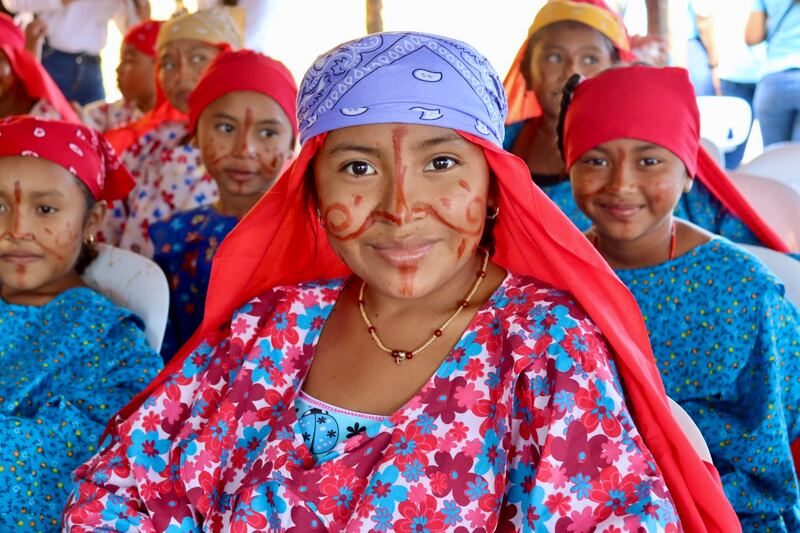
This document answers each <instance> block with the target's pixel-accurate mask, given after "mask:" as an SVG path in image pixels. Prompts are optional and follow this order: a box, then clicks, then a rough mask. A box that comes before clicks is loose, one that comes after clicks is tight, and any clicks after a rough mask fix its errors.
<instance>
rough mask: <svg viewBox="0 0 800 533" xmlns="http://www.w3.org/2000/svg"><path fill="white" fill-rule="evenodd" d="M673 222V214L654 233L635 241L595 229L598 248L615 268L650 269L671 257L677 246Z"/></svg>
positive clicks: (595, 240) (655, 228)
mask: <svg viewBox="0 0 800 533" xmlns="http://www.w3.org/2000/svg"><path fill="white" fill-rule="evenodd" d="M673 224H674V219H673V218H672V217H671V216H670V217H667V218H666V219H664V220H663V221H661V222H660V223H659V224H658V225H657V226H656V227H654V228H653V229H652V230H651V231H650V232H648V233H646V234H644V235H642V236H641V237H638V238H636V239H633V240H625V239H623V240H619V239H614V238H613V237H609V236H608V235H604V234H600V233H597V228H593V231H595V233H594V235H595V237H594V242H595V246H596V247H597V250H598V251H599V252H600V254H601V255H602V256H603V258H604V259H605V260H606V261H607V262H608V264H609V265H611V268H614V269H622V270H627V269H634V268H646V267H651V266H655V265H660V264H661V263H665V262H666V261H668V260H670V255H671V251H672V249H673V246H672V245H673Z"/></svg>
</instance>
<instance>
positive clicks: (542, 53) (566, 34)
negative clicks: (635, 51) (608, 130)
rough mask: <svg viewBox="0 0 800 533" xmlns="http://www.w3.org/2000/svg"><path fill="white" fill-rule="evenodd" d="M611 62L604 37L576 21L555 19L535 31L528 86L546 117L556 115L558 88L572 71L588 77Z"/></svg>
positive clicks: (559, 88)
mask: <svg viewBox="0 0 800 533" xmlns="http://www.w3.org/2000/svg"><path fill="white" fill-rule="evenodd" d="M613 62H614V58H613V56H612V50H611V48H610V47H609V41H608V39H607V38H606V37H605V36H604V35H603V34H602V33H600V32H599V31H597V30H595V29H593V28H590V27H589V26H586V25H585V24H581V23H579V22H557V23H555V24H551V25H549V26H546V27H544V28H542V29H541V30H539V31H538V32H536V35H535V43H534V45H533V49H532V51H531V62H530V64H529V65H528V69H529V70H528V80H529V83H530V84H531V87H530V88H531V89H532V90H533V92H534V93H535V94H536V98H537V100H538V101H539V103H540V105H541V106H542V111H543V112H544V114H545V116H547V117H549V118H557V117H558V112H559V108H560V106H561V91H562V89H563V88H564V84H565V83H566V81H567V79H569V77H570V76H572V75H573V74H580V75H581V76H583V77H587V78H588V77H591V76H594V75H595V74H598V73H600V72H602V71H603V70H605V69H607V68H608V67H610V66H611V65H612V64H613Z"/></svg>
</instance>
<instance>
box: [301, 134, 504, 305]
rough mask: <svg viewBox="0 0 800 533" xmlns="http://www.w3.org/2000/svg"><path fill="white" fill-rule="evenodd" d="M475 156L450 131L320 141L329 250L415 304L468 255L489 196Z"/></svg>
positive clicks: (319, 179) (317, 171)
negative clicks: (414, 299) (331, 247)
mask: <svg viewBox="0 0 800 533" xmlns="http://www.w3.org/2000/svg"><path fill="white" fill-rule="evenodd" d="M489 176H490V174H489V166H488V164H487V163H486V159H485V158H484V156H483V151H482V149H481V148H480V147H479V146H477V145H475V144H473V143H471V142H469V141H467V140H466V139H464V138H463V137H461V136H460V135H459V134H458V133H456V132H455V131H453V130H451V129H445V128H438V127H433V126H421V125H403V124H379V125H368V126H354V127H349V128H343V129H340V130H335V131H333V132H331V133H329V134H328V136H327V138H326V139H325V143H324V146H323V147H322V149H321V150H320V152H319V154H317V156H316V158H315V160H314V177H315V184H316V190H317V200H318V205H319V210H320V216H321V219H322V223H323V224H324V225H325V229H326V231H327V234H328V240H329V241H330V243H331V245H332V246H333V249H334V250H335V251H336V253H337V254H338V255H339V257H340V258H341V259H342V260H343V261H344V262H345V263H346V264H347V265H348V266H349V267H350V269H351V270H353V272H354V273H355V274H356V275H358V276H359V277H361V278H362V279H363V280H364V281H366V282H367V284H368V285H369V286H370V287H372V288H374V289H375V290H379V291H381V292H383V293H385V294H387V295H391V296H395V297H398V298H417V297H421V296H424V295H426V294H429V293H431V292H433V291H435V290H436V289H438V288H440V287H442V286H443V285H444V284H445V283H446V282H447V281H448V280H450V279H452V278H453V277H454V275H455V274H456V273H457V272H459V271H460V270H461V269H462V268H464V267H465V265H467V264H468V262H469V261H470V260H471V259H472V258H473V257H474V254H475V252H476V250H477V247H478V244H479V243H480V240H481V236H482V234H483V228H484V222H485V220H486V212H487V204H491V203H493V200H492V199H490V198H489V183H490V177H489Z"/></svg>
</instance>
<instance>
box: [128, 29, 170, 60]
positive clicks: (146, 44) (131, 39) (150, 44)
mask: <svg viewBox="0 0 800 533" xmlns="http://www.w3.org/2000/svg"><path fill="white" fill-rule="evenodd" d="M162 24H164V21H161V20H145V21H144V22H140V23H139V24H137V25H136V26H133V27H132V28H131V29H129V30H128V32H127V33H126V34H125V37H123V38H122V42H123V43H125V44H129V45H131V46H133V47H134V48H136V49H137V50H139V51H140V52H141V53H143V54H146V55H148V56H150V57H153V58H154V57H156V37H158V30H160V29H161V25H162Z"/></svg>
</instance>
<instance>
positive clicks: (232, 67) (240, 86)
mask: <svg viewBox="0 0 800 533" xmlns="http://www.w3.org/2000/svg"><path fill="white" fill-rule="evenodd" d="M235 91H254V92H258V93H262V94H265V95H267V96H269V97H270V98H272V99H273V100H275V101H276V102H277V103H278V105H279V106H281V109H283V112H284V113H286V117H287V118H288V119H289V122H290V123H291V125H292V131H293V132H294V133H295V136H297V116H296V115H297V103H296V100H297V84H296V83H295V82H294V78H293V77H292V73H291V72H289V69H287V68H286V67H285V66H284V65H283V63H281V62H280V61H276V60H274V59H272V58H270V57H267V56H265V55H263V54H259V53H258V52H253V51H252V50H240V51H238V52H233V51H230V52H223V53H221V54H220V55H218V56H217V57H215V58H214V60H213V61H212V62H211V64H210V65H209V66H208V67H207V68H206V71H205V72H204V73H203V77H202V78H201V79H200V82H199V83H198V84H197V87H195V89H194V91H192V94H190V95H189V131H191V132H192V133H194V130H195V127H196V126H197V120H198V118H200V113H202V112H203V109H205V108H206V107H208V106H209V105H210V104H211V103H212V102H214V101H215V100H216V99H218V98H220V97H222V96H224V95H226V94H228V93H232V92H235Z"/></svg>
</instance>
